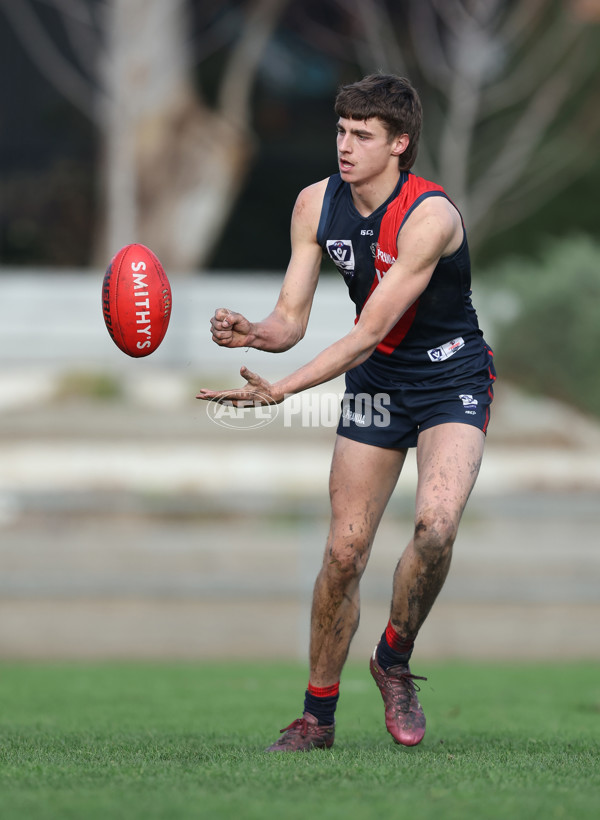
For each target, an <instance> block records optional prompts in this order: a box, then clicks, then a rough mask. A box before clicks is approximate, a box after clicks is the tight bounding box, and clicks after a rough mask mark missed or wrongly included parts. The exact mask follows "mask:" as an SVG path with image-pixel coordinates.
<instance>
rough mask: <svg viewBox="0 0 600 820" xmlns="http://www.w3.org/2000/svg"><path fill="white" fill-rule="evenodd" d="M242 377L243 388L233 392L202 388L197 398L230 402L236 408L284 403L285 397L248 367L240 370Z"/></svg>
mask: <svg viewBox="0 0 600 820" xmlns="http://www.w3.org/2000/svg"><path fill="white" fill-rule="evenodd" d="M240 376H242V378H244V379H246V384H245V385H244V386H243V387H238V388H233V389H231V390H208V389H206V388H202V390H200V392H199V393H198V395H197V396H196V398H197V399H202V400H204V401H230V402H231V403H232V404H233V405H234V407H243V406H244V405H247V404H252V406H254V407H256V406H257V405H259V404H261V405H262V404H279V403H280V402H282V401H283V399H284V396H283V395H282V394H280V393H279V392H278V391H277V390H275V389H274V387H273V385H272V384H270V383H269V382H268V381H267V380H266V379H263V378H262V377H261V376H259V375H258V374H257V373H253V372H252V371H251V370H248V368H247V367H242V368H240Z"/></svg>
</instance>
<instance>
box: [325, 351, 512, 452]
mask: <svg viewBox="0 0 600 820" xmlns="http://www.w3.org/2000/svg"><path fill="white" fill-rule="evenodd" d="M495 377H496V376H495V370H494V364H493V360H492V357H491V355H490V356H489V361H488V362H487V363H486V366H485V367H483V368H480V369H477V370H474V371H473V372H472V373H466V374H465V373H462V374H456V375H455V376H454V377H453V378H451V379H450V380H448V379H445V380H441V381H440V380H437V379H432V380H430V381H422V382H417V383H407V382H397V383H393V379H390V375H389V371H387V372H386V371H382V369H381V368H379V367H378V366H377V365H376V364H375V363H374V362H373V361H372V360H371V359H367V361H366V362H363V363H362V364H360V365H358V366H357V367H355V368H353V369H352V370H349V371H348V372H347V373H346V392H345V395H344V398H343V399H342V413H341V416H340V421H339V424H338V428H337V432H338V434H339V435H340V436H344V437H345V438H350V439H353V440H354V441H361V442H363V443H365V444H373V445H375V446H377V447H388V448H391V449H399V450H402V449H405V448H406V447H415V446H416V444H417V439H418V437H419V433H420V432H421V431H422V430H427V429H429V428H430V427H436V426H437V425H438V424H446V423H447V422H458V423H461V424H470V425H472V426H473V427H478V428H479V429H480V430H482V431H483V432H484V433H485V432H486V431H487V426H488V422H489V418H490V405H491V403H492V400H493V397H494V391H493V385H494V380H495Z"/></svg>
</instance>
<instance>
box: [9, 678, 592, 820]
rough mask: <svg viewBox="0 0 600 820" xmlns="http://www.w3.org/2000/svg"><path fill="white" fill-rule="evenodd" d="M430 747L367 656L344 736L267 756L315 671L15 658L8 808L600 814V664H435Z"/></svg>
mask: <svg viewBox="0 0 600 820" xmlns="http://www.w3.org/2000/svg"><path fill="white" fill-rule="evenodd" d="M415 671H418V673H420V674H426V675H428V676H429V681H428V682H427V683H425V684H424V685H423V688H422V692H421V701H422V703H423V705H424V707H425V710H426V713H427V715H428V731H427V735H426V736H425V740H424V741H423V743H422V744H421V746H419V747H417V748H414V749H404V748H400V747H397V746H395V745H394V744H393V743H392V741H391V739H390V738H389V736H388V735H387V733H386V732H385V729H384V726H383V705H382V702H381V700H380V696H379V693H378V692H377V690H376V688H375V685H374V684H373V682H372V681H371V680H370V678H369V676H368V671H366V670H365V668H364V667H362V666H361V667H360V668H357V667H355V666H349V667H348V668H347V669H346V670H345V672H344V676H343V678H342V697H341V700H340V707H339V709H338V733H337V737H336V745H335V746H334V747H333V749H332V750H330V751H325V752H323V751H317V752H314V753H312V754H299V755H298V754H296V755H265V754H264V752H263V748H264V747H265V745H267V744H268V743H270V742H272V741H273V740H274V738H275V736H276V735H277V730H278V729H279V728H281V727H283V726H285V725H286V724H287V723H289V722H291V720H293V719H294V718H295V717H298V714H299V712H300V707H301V702H302V696H303V690H304V685H305V683H306V680H305V678H306V672H305V669H304V667H303V666H299V665H293V664H288V665H283V664H277V665H275V664H270V665H265V664H260V665H258V664H254V665H250V664H247V663H239V664H235V665H223V664H214V663H210V664H209V663H202V664H201V663H198V664H185V663H180V664H166V663H165V664H129V665H128V664H97V665H91V664H86V665H84V664H65V663H63V664H41V663H35V664H33V663H32V664H25V663H3V664H0V708H1V722H0V817H1V818H2V820H13V818H15V819H16V818H19V820H38V818H60V820H68V819H69V818H86V820H88V819H89V820H93V819H94V818H103V820H104V819H107V820H108V818H111V820H112V818H127V819H128V820H129V819H130V818H131V819H133V818H140V820H141V818H144V819H146V818H148V819H149V820H151V819H152V818H165V820H166V818H169V820H172V819H175V818H196V817H199V818H204V817H206V818H216V819H218V818H228V819H229V818H236V817H237V818H241V819H242V820H254V818H256V820H269V819H270V818H282V820H287V819H288V818H290V820H307V819H308V820H312V818H314V819H315V820H316V819H317V818H319V819H320V818H324V820H330V818H340V819H342V818H343V820H354V818H371V817H373V818H386V819H387V818H394V817H406V818H410V820H422V819H423V818H431V819H432V820H446V819H448V820H449V819H450V818H452V820H453V819H454V818H456V820H470V819H471V818H474V819H475V820H488V818H489V820H493V819H495V818H502V820H505V819H506V818H511V820H513V818H524V820H525V818H526V819H527V820H536V818H544V820H547V819H548V818H565V820H580V819H581V820H583V818H592V817H594V818H596V817H597V816H600V763H599V761H600V675H599V671H600V667H599V665H597V664H593V663H587V664H583V663H582V664H556V665H553V666H550V665H546V666H541V665H514V666H506V665H500V664H497V665H490V664H487V665H482V664H470V665H467V664H462V663H461V664H459V663H456V664H429V665H428V664H419V665H418V669H415Z"/></svg>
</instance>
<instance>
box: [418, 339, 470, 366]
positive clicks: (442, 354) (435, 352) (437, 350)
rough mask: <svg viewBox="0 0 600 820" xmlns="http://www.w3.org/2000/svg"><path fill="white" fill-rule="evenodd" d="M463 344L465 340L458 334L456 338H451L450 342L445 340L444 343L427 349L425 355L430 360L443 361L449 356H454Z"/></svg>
mask: <svg viewBox="0 0 600 820" xmlns="http://www.w3.org/2000/svg"><path fill="white" fill-rule="evenodd" d="M464 346H465V340H464V339H463V338H462V336H459V337H458V339H452V341H451V342H446V344H445V345H441V346H440V347H432V348H431V350H428V351H427V355H428V356H429V358H430V359H431V361H432V362H443V361H445V360H446V359H449V358H450V356H454V354H455V353H457V352H458V351H459V350H460V349H461V348H462V347H464Z"/></svg>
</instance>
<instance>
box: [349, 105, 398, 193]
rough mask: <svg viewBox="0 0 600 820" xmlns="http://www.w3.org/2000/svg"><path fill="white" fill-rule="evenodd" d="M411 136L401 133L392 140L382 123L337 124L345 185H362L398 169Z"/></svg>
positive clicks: (373, 119) (357, 121)
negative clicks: (400, 156)
mask: <svg viewBox="0 0 600 820" xmlns="http://www.w3.org/2000/svg"><path fill="white" fill-rule="evenodd" d="M407 145H408V137H407V135H406V134H401V135H400V136H399V137H395V138H394V139H393V140H391V141H390V139H389V137H388V132H387V129H386V127H385V125H384V124H383V122H382V121H381V120H379V119H378V118H376V117H373V118H371V119H368V120H362V121H361V120H350V119H345V118H343V117H340V119H339V120H338V123H337V153H338V165H339V169H340V175H341V177H342V179H343V180H344V182H353V183H355V184H356V183H360V182H366V181H368V180H369V179H373V178H376V177H378V176H379V175H381V174H383V173H385V172H386V171H388V170H389V169H392V170H394V171H397V170H398V156H399V155H400V154H401V153H402V152H403V151H404V150H405V149H406V147H407Z"/></svg>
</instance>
